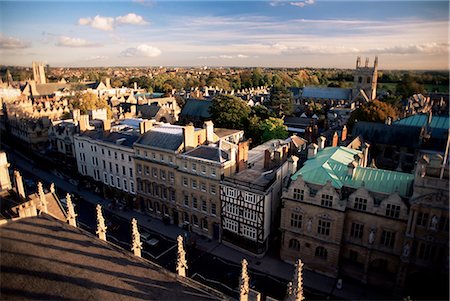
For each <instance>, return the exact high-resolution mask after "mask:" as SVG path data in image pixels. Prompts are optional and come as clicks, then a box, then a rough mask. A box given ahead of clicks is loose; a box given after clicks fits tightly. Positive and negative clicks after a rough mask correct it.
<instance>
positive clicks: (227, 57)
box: [199, 54, 250, 60]
mask: <svg viewBox="0 0 450 301" xmlns="http://www.w3.org/2000/svg"><path fill="white" fill-rule="evenodd" d="M249 57H250V56H248V55H245V54H237V55H230V54H221V55H211V56H200V57H199V59H213V60H216V59H227V60H229V59H246V58H249Z"/></svg>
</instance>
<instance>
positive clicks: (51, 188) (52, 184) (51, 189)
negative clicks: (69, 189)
mask: <svg viewBox="0 0 450 301" xmlns="http://www.w3.org/2000/svg"><path fill="white" fill-rule="evenodd" d="M50 192H51V193H55V183H51V184H50Z"/></svg>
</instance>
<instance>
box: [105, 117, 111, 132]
mask: <svg viewBox="0 0 450 301" xmlns="http://www.w3.org/2000/svg"><path fill="white" fill-rule="evenodd" d="M110 130H111V119H106V120H103V131H105V132H109V131H110Z"/></svg>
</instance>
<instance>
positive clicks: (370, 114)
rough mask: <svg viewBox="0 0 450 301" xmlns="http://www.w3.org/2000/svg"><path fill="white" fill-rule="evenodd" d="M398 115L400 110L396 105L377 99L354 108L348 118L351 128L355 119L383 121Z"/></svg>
mask: <svg viewBox="0 0 450 301" xmlns="http://www.w3.org/2000/svg"><path fill="white" fill-rule="evenodd" d="M397 116H398V112H397V109H396V108H395V107H394V106H392V105H390V104H388V103H385V102H382V101H379V100H376V99H375V100H373V101H371V102H369V103H366V104H364V105H362V106H361V107H359V108H357V109H356V110H354V111H353V112H352V114H351V115H350V118H349V119H348V122H347V127H348V128H349V130H351V129H352V128H353V125H354V124H355V121H371V122H381V123H383V122H385V121H386V119H387V118H388V117H391V118H392V119H396V118H397Z"/></svg>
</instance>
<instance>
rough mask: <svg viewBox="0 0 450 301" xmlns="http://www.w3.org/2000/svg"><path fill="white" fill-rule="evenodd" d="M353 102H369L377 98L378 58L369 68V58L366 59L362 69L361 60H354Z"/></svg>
mask: <svg viewBox="0 0 450 301" xmlns="http://www.w3.org/2000/svg"><path fill="white" fill-rule="evenodd" d="M353 76H354V80H353V91H352V94H353V100H352V101H353V102H354V101H358V102H369V101H372V100H374V99H375V98H376V97H377V81H378V57H375V60H374V62H373V67H370V66H369V58H366V62H365V64H364V67H363V66H362V65H361V58H360V57H359V56H358V58H357V59H356V69H355V71H354V73H353Z"/></svg>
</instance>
